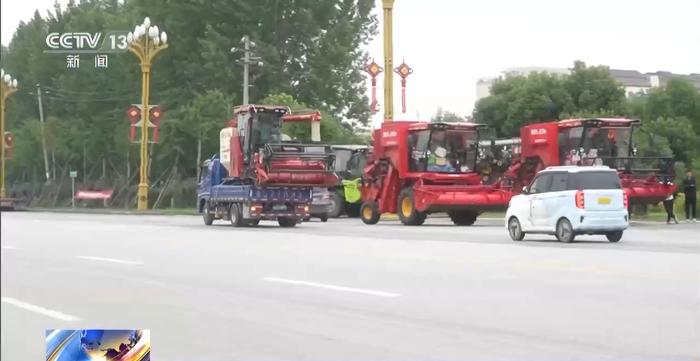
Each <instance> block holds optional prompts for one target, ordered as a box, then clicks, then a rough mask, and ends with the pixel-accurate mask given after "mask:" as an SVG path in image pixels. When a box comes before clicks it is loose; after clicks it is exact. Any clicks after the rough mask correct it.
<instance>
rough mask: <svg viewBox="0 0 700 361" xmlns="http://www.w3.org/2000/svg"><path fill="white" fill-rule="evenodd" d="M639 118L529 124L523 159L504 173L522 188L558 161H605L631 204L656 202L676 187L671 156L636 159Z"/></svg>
mask: <svg viewBox="0 0 700 361" xmlns="http://www.w3.org/2000/svg"><path fill="white" fill-rule="evenodd" d="M640 124H641V122H640V121H639V120H636V119H624V118H586V119H567V120H561V121H555V122H546V123H536V124H529V125H526V126H524V127H522V128H521V129H520V143H521V144H520V152H521V154H520V157H519V159H518V160H516V161H515V162H514V163H513V165H512V166H511V167H510V168H509V170H508V171H507V172H506V174H505V180H506V185H510V184H509V183H512V189H513V190H516V191H517V190H520V189H521V188H522V187H523V186H526V185H528V184H529V183H530V181H531V180H532V179H533V177H534V176H535V174H536V173H537V172H538V171H539V170H542V169H544V168H546V167H548V166H555V165H579V166H587V165H607V166H609V167H610V168H613V169H617V170H618V173H619V175H620V180H621V181H622V187H623V189H624V190H625V192H626V193H627V195H628V196H629V199H630V205H633V204H654V203H658V202H660V201H663V200H664V199H666V198H667V197H668V196H669V195H670V194H672V193H673V192H674V191H675V189H676V186H675V185H673V184H672V183H671V182H672V181H673V178H674V176H675V174H674V170H673V165H674V162H673V159H672V158H670V157H638V156H636V152H637V151H636V148H635V147H634V145H633V144H632V133H633V131H634V128H636V127H638V126H639V125H640Z"/></svg>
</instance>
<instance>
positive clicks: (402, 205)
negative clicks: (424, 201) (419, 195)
mask: <svg viewBox="0 0 700 361" xmlns="http://www.w3.org/2000/svg"><path fill="white" fill-rule="evenodd" d="M414 198H415V197H414V195H413V189H411V188H406V189H404V190H402V191H401V193H399V201H398V202H399V204H398V205H397V209H398V213H399V219H400V220H401V223H403V224H405V225H407V226H420V225H421V224H423V222H425V218H426V217H427V214H426V213H424V212H419V211H418V210H417V209H416V202H415V199H414Z"/></svg>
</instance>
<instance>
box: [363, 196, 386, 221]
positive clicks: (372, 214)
mask: <svg viewBox="0 0 700 361" xmlns="http://www.w3.org/2000/svg"><path fill="white" fill-rule="evenodd" d="M379 216H381V214H379V207H378V206H377V202H374V201H369V202H363V203H362V206H361V207H360V219H362V222H364V223H365V224H377V222H379Z"/></svg>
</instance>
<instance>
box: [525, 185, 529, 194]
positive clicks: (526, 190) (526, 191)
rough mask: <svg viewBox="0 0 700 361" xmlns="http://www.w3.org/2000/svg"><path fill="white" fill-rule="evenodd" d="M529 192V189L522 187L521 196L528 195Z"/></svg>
mask: <svg viewBox="0 0 700 361" xmlns="http://www.w3.org/2000/svg"><path fill="white" fill-rule="evenodd" d="M529 192H530V190H529V189H527V186H525V187H523V194H528V193H529Z"/></svg>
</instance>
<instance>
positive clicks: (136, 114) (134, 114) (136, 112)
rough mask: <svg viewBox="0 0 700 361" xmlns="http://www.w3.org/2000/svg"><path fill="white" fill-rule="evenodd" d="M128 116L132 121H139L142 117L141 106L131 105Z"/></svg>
mask: <svg viewBox="0 0 700 361" xmlns="http://www.w3.org/2000/svg"><path fill="white" fill-rule="evenodd" d="M126 116H127V117H128V118H129V120H130V121H131V122H132V123H135V122H137V121H138V120H139V119H141V108H139V107H137V106H135V105H132V106H130V107H129V109H127V110H126Z"/></svg>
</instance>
